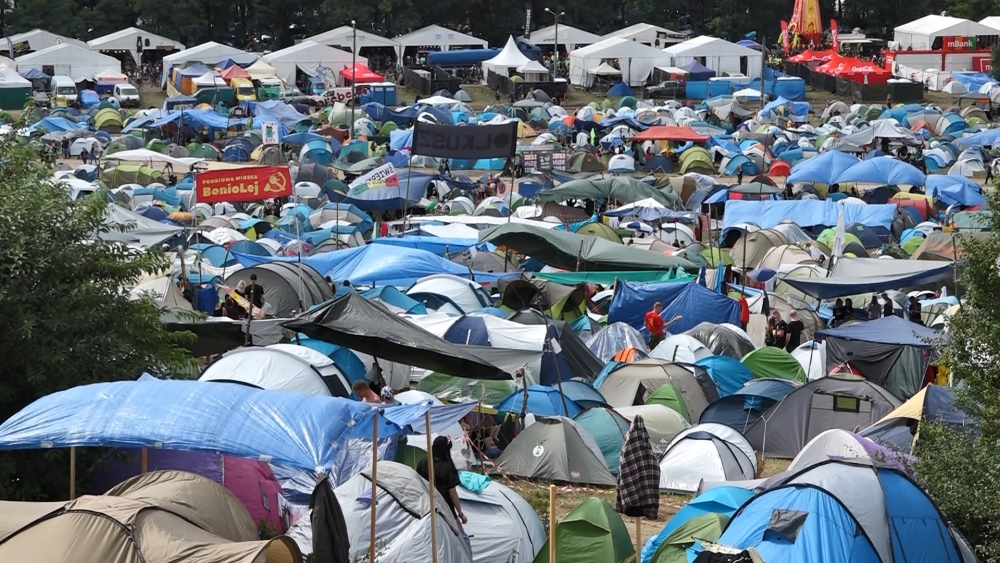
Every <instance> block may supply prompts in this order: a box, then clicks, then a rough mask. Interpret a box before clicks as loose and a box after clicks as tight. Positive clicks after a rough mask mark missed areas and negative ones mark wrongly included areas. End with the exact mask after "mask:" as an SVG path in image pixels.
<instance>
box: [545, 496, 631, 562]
mask: <svg viewBox="0 0 1000 563" xmlns="http://www.w3.org/2000/svg"><path fill="white" fill-rule="evenodd" d="M630 558H631V559H634V558H635V546H633V545H632V538H631V537H630V536H629V534H628V528H626V527H625V522H624V521H623V520H622V517H621V516H619V515H618V513H617V512H615V509H614V508H613V507H612V506H611V505H610V504H608V503H606V502H604V501H603V500H601V499H599V498H597V497H591V498H589V499H587V500H585V501H583V503H582V504H581V505H580V506H578V507H576V508H574V509H573V512H570V513H569V514H568V515H567V516H566V518H564V519H563V520H562V521H561V522H559V524H557V525H556V562H558V563H596V562H599V563H623V562H624V561H627V560H629V559H630ZM556 562H552V563H556ZM534 563H549V541H548V540H547V539H546V540H545V544H544V545H542V549H540V550H538V555H536V556H535V561H534Z"/></svg>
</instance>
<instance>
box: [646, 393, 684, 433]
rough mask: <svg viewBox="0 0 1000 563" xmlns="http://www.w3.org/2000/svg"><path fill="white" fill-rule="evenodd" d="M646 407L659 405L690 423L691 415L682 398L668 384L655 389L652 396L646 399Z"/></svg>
mask: <svg viewBox="0 0 1000 563" xmlns="http://www.w3.org/2000/svg"><path fill="white" fill-rule="evenodd" d="M646 404H647V405H653V404H660V405H663V406H665V407H669V408H671V409H673V410H675V411H677V414H679V415H681V416H683V417H684V420H686V421H687V422H688V423H689V424H690V422H691V415H690V413H688V408H687V404H685V403H684V398H683V397H681V394H680V393H678V392H677V389H674V386H673V385H671V384H669V383H664V384H663V385H660V386H659V387H657V388H656V391H653V392H652V394H650V395H649V397H648V398H647V399H646Z"/></svg>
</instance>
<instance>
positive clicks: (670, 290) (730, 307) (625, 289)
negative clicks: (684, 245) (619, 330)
mask: <svg viewBox="0 0 1000 563" xmlns="http://www.w3.org/2000/svg"><path fill="white" fill-rule="evenodd" d="M657 301H659V302H660V303H663V311H662V312H661V313H660V316H662V317H663V318H664V319H666V320H670V319H672V318H674V317H675V316H677V315H681V316H682V317H683V318H681V319H680V320H679V321H677V322H675V323H674V324H672V325H670V327H669V328H668V330H669V331H670V332H672V333H674V334H680V333H682V332H684V331H685V330H690V329H692V328H694V327H695V326H697V325H698V324H699V323H702V322H710V323H715V324H720V323H731V324H736V325H738V324H739V322H740V304H739V302H738V301H736V300H735V299H730V298H729V297H726V296H725V295H721V294H718V293H716V292H714V291H712V290H710V289H706V288H704V287H702V286H701V285H699V284H696V283H691V282H680V283H677V282H673V283H647V284H633V283H628V282H621V283H618V284H616V285H615V294H614V297H612V298H611V307H610V308H609V310H608V322H609V323H615V322H624V323H626V324H628V325H631V326H632V328H635V329H641V330H645V327H644V326H643V320H644V317H645V315H646V313H647V312H648V311H651V310H652V309H653V304H654V303H656V302H657Z"/></svg>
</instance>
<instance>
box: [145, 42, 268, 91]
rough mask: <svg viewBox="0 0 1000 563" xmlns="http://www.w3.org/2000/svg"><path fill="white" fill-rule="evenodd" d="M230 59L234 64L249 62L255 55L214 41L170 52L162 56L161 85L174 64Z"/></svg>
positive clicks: (167, 77)
mask: <svg viewBox="0 0 1000 563" xmlns="http://www.w3.org/2000/svg"><path fill="white" fill-rule="evenodd" d="M226 59H232V60H234V61H236V64H241V65H243V64H250V63H252V62H254V61H256V60H257V55H254V54H253V53H247V52H246V51H241V50H239V49H237V48H236V47H230V46H228V45H223V44H221V43H216V42H215V41H209V42H208V43H202V44H201V45H198V46H195V47H191V48H190V49H185V50H183V51H180V52H177V53H172V54H170V55H167V56H166V57H163V79H162V83H161V86H166V84H167V80H169V79H170V69H172V68H173V67H175V66H184V63H191V62H199V63H205V64H206V65H214V64H215V63H218V62H220V61H224V60H226Z"/></svg>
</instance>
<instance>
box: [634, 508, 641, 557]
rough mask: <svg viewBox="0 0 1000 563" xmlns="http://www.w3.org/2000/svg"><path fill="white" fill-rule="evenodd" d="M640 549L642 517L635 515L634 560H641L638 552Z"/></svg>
mask: <svg viewBox="0 0 1000 563" xmlns="http://www.w3.org/2000/svg"><path fill="white" fill-rule="evenodd" d="M641 551H642V517H641V516H636V518H635V560H636V562H638V561H642V558H641V557H640V556H639V554H640V553H641Z"/></svg>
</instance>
